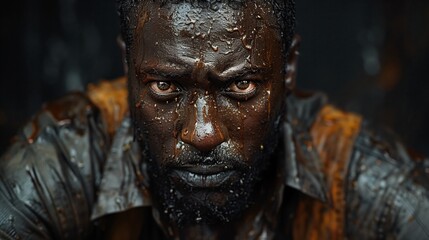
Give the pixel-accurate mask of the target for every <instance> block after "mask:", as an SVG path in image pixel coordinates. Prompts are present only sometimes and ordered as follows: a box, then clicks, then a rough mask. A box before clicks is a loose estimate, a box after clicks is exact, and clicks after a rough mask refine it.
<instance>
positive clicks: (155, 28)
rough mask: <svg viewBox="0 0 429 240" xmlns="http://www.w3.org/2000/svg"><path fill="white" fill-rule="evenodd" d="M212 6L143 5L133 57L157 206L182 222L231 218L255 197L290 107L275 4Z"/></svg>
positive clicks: (136, 116)
mask: <svg viewBox="0 0 429 240" xmlns="http://www.w3.org/2000/svg"><path fill="white" fill-rule="evenodd" d="M212 8H217V10H213V9H212ZM212 8H209V7H206V8H205V7H198V6H193V5H192V4H190V3H178V4H171V5H170V4H168V5H166V6H162V7H160V6H159V4H157V3H154V2H153V1H146V3H143V6H142V10H141V11H140V13H139V16H138V17H137V20H136V26H137V27H136V29H135V31H134V40H133V41H134V42H133V45H132V46H131V50H130V55H129V60H130V62H129V78H130V79H129V81H130V102H131V111H132V116H133V120H134V122H135V128H136V134H137V137H138V139H139V141H140V144H141V147H142V150H143V157H144V158H145V159H146V161H147V163H148V170H149V175H150V182H151V192H152V194H153V198H154V202H155V203H156V205H157V207H158V208H159V210H160V213H161V214H162V215H163V216H167V218H169V219H170V220H173V221H176V222H179V223H183V224H187V223H194V222H197V223H198V222H219V221H220V222H226V221H230V220H231V219H232V218H233V217H234V216H236V215H239V213H241V212H242V211H243V210H244V209H245V208H247V207H248V206H249V205H251V203H252V201H255V199H256V198H255V195H257V193H255V190H256V189H258V187H257V186H258V183H260V182H261V179H264V178H265V177H266V175H267V171H268V170H267V169H269V163H270V162H272V161H271V158H272V154H273V152H274V148H275V146H276V144H277V139H278V136H277V134H278V128H279V127H278V126H279V125H280V124H279V122H280V118H281V115H282V113H283V111H284V97H285V93H286V89H285V84H284V81H283V79H284V66H285V62H284V59H283V56H282V52H281V49H282V42H281V40H280V37H279V29H278V28H277V24H276V20H275V17H274V15H273V13H272V10H271V7H270V6H268V5H265V3H260V2H258V1H257V2H256V3H255V2H252V3H251V4H245V5H244V6H243V7H240V8H239V10H237V9H236V10H234V9H232V8H230V6H228V5H227V4H217V5H215V6H214V7H212Z"/></svg>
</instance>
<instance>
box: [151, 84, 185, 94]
mask: <svg viewBox="0 0 429 240" xmlns="http://www.w3.org/2000/svg"><path fill="white" fill-rule="evenodd" d="M149 86H150V89H151V90H152V91H153V92H154V93H156V94H160V95H166V94H170V93H175V92H178V91H179V90H178V88H177V87H176V86H175V85H174V84H173V83H171V82H163V81H153V82H150V83H149Z"/></svg>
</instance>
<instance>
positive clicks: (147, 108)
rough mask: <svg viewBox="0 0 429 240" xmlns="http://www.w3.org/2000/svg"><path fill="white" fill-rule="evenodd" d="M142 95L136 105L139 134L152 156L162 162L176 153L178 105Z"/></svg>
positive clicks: (136, 124) (136, 125)
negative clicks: (160, 101)
mask: <svg viewBox="0 0 429 240" xmlns="http://www.w3.org/2000/svg"><path fill="white" fill-rule="evenodd" d="M145 91H147V90H145ZM140 95H141V96H143V97H142V98H138V101H137V102H138V103H137V104H135V106H134V111H135V114H134V116H135V127H136V128H137V129H136V130H137V134H139V135H140V137H139V139H141V142H142V143H143V144H144V145H145V146H147V147H148V149H149V150H150V154H151V156H152V158H154V159H155V160H157V161H158V162H160V163H162V162H163V161H165V160H166V159H167V158H171V157H173V156H174V155H175V152H174V151H175V146H176V145H177V137H175V132H176V131H175V123H176V122H177V121H176V120H177V118H178V113H177V109H176V108H177V105H176V104H175V103H174V102H172V103H168V104H165V103H164V104H163V103H159V102H156V101H153V100H152V99H151V98H150V97H148V96H145V95H144V94H140Z"/></svg>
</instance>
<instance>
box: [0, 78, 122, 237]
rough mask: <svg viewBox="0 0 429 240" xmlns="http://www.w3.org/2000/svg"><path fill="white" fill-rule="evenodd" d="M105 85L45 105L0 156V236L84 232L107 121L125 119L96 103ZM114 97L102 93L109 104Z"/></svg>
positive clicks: (105, 147)
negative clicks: (109, 118)
mask: <svg viewBox="0 0 429 240" xmlns="http://www.w3.org/2000/svg"><path fill="white" fill-rule="evenodd" d="M106 84H107V82H106V83H102V84H100V85H93V86H91V87H90V88H89V91H88V93H70V94H67V95H66V96H64V97H62V98H60V99H58V100H55V101H52V102H49V103H47V104H45V105H44V106H43V108H42V110H41V111H40V112H39V113H37V114H36V115H34V117H33V118H32V119H31V121H29V123H28V124H26V125H25V126H24V127H23V129H22V130H21V131H20V132H19V133H18V134H17V136H16V137H15V139H14V142H13V144H12V145H11V147H10V148H9V149H8V150H7V151H6V153H5V154H3V156H1V158H0V207H1V212H2V214H4V215H5V216H7V217H0V236H2V234H3V235H8V236H10V237H12V238H31V239H47V238H48V236H49V237H53V238H55V239H57V238H58V239H63V238H67V237H66V236H69V237H70V238H75V237H78V236H82V234H85V232H86V230H88V226H89V222H90V215H91V211H92V206H93V203H94V201H95V198H96V190H97V186H98V185H99V182H100V180H101V177H102V169H103V165H104V162H105V159H106V155H107V153H108V151H109V147H110V141H111V140H110V139H111V135H112V134H114V131H113V130H112V131H111V132H110V131H109V129H113V128H114V125H113V124H111V123H110V122H109V121H108V119H107V118H108V117H110V116H111V115H112V114H116V115H115V116H117V117H116V118H114V119H115V120H116V121H120V116H122V117H123V116H124V115H125V113H122V112H120V110H121V109H119V108H118V107H115V111H111V112H106V111H108V110H109V109H108V110H106V108H105V107H104V106H105V105H107V104H105V102H103V101H101V100H100V99H101V97H102V95H103V94H101V88H102V89H105V87H102V86H103V85H106ZM114 84H116V82H115V81H114V82H113V83H112V85H114ZM125 89H126V88H125ZM111 95H113V97H111ZM115 98H118V99H119V96H118V95H115V94H113V93H112V94H109V93H106V96H105V99H110V100H109V101H110V103H112V100H111V99H115ZM121 98H122V96H121ZM121 101H122V100H121ZM124 101H126V97H124ZM102 104H105V105H102ZM111 106H116V105H115V104H114V103H113V104H111ZM119 113H121V114H119ZM85 229H86V230H85Z"/></svg>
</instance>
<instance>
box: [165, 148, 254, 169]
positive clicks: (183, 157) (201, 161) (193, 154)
mask: <svg viewBox="0 0 429 240" xmlns="http://www.w3.org/2000/svg"><path fill="white" fill-rule="evenodd" d="M247 162H248V161H246V159H245V158H244V156H243V155H242V154H240V151H239V150H238V149H237V147H235V146H234V145H232V144H229V143H226V144H220V145H219V146H217V147H216V148H214V149H213V150H211V151H209V152H201V151H198V150H197V149H195V148H193V147H192V146H190V145H187V144H184V145H182V147H181V148H179V149H178V150H177V151H176V154H175V156H170V157H169V158H168V159H167V161H166V162H165V167H167V168H182V167H186V166H191V165H207V166H209V165H216V166H226V167H228V168H233V169H236V170H248V169H249V167H250V166H249V164H248V163H247Z"/></svg>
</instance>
